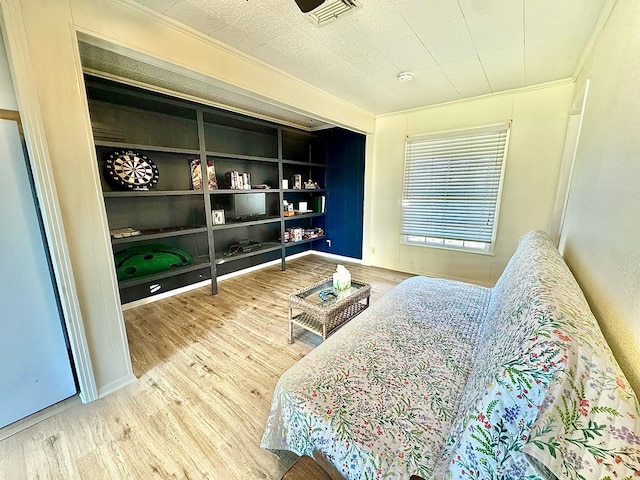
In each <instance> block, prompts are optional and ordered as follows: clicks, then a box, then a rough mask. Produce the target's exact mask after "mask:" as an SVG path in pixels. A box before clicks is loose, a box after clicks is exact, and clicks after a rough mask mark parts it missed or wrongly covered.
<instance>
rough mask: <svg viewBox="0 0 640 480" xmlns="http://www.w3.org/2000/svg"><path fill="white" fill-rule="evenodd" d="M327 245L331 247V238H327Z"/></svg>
mask: <svg viewBox="0 0 640 480" xmlns="http://www.w3.org/2000/svg"><path fill="white" fill-rule="evenodd" d="M327 247H329V248H331V240H329V239H328V238H327Z"/></svg>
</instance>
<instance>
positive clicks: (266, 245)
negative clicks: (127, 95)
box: [216, 242, 282, 265]
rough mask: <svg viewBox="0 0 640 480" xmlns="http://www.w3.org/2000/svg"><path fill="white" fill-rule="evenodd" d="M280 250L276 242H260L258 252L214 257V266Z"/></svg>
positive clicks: (280, 245) (280, 246)
mask: <svg viewBox="0 0 640 480" xmlns="http://www.w3.org/2000/svg"><path fill="white" fill-rule="evenodd" d="M281 248H282V244H280V243H278V242H262V246H261V247H260V248H259V249H258V250H254V251H252V252H247V253H239V254H238V255H230V256H228V257H225V256H218V255H216V265H222V264H223V263H228V262H233V261H236V260H241V259H243V258H248V257H253V256H254V255H260V254H262V253H268V252H275V251H276V250H280V249H281Z"/></svg>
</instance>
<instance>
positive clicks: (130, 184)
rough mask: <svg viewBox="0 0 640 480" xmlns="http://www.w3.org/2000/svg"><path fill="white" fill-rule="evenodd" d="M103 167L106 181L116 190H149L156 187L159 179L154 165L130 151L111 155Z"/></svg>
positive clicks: (146, 158)
mask: <svg viewBox="0 0 640 480" xmlns="http://www.w3.org/2000/svg"><path fill="white" fill-rule="evenodd" d="M104 166H105V173H106V176H107V180H109V182H110V183H112V184H113V185H114V186H115V187H117V188H125V189H128V190H149V189H150V188H153V187H155V186H156V184H157V183H158V178H159V177H160V172H159V171H158V167H156V165H155V163H153V162H152V161H151V160H150V159H149V158H148V157H147V156H145V155H142V154H140V153H135V152H132V151H130V150H128V151H122V152H113V153H111V154H110V155H109V157H108V158H107V160H106V162H105V165H104Z"/></svg>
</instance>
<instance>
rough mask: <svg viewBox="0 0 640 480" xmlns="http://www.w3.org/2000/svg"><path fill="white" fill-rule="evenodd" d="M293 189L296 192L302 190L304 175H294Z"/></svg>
mask: <svg viewBox="0 0 640 480" xmlns="http://www.w3.org/2000/svg"><path fill="white" fill-rule="evenodd" d="M292 180H293V181H292V183H293V185H292V188H293V189H295V190H301V189H302V175H294V176H293V179H292Z"/></svg>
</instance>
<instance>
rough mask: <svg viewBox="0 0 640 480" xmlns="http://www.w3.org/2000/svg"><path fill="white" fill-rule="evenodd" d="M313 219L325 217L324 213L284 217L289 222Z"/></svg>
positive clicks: (297, 214)
mask: <svg viewBox="0 0 640 480" xmlns="http://www.w3.org/2000/svg"><path fill="white" fill-rule="evenodd" d="M313 217H324V213H318V212H313V213H296V214H295V215H291V216H290V217H284V221H285V222H286V221H288V220H299V219H301V218H313Z"/></svg>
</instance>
